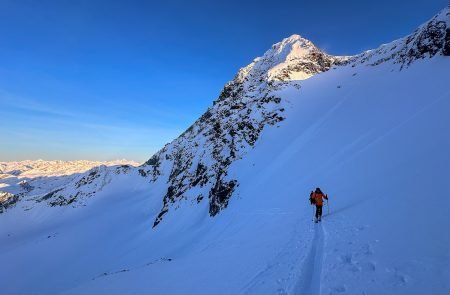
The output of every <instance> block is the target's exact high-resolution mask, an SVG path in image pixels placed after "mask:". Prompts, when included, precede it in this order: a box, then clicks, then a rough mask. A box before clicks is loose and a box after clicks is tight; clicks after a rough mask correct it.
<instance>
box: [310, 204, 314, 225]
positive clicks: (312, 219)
mask: <svg viewBox="0 0 450 295" xmlns="http://www.w3.org/2000/svg"><path fill="white" fill-rule="evenodd" d="M311 208H312V212H313V214H312V217H311V221H314V206H312V205H311Z"/></svg>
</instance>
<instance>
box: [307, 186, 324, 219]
mask: <svg viewBox="0 0 450 295" xmlns="http://www.w3.org/2000/svg"><path fill="white" fill-rule="evenodd" d="M323 199H326V200H327V201H328V195H325V194H324V193H323V192H322V191H321V190H320V188H316V190H315V191H314V192H313V191H311V194H310V195H309V201H310V202H311V205H312V204H315V205H316V223H317V222H319V221H321V220H322V206H323Z"/></svg>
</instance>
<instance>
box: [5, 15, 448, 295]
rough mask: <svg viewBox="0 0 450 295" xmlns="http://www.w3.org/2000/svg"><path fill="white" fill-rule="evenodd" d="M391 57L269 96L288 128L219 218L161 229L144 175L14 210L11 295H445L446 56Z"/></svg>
mask: <svg viewBox="0 0 450 295" xmlns="http://www.w3.org/2000/svg"><path fill="white" fill-rule="evenodd" d="M448 11H449V9H444V10H443V11H442V12H441V13H440V15H439V16H438V19H441V20H444V23H446V24H447V30H449V28H448V23H449V21H448V19H449V16H448V13H449V12H448ZM424 28H425V27H421V28H420V29H424ZM298 38H301V37H299V36H296V37H294V39H295V40H293V42H296V40H297V39H298ZM449 39H450V36H449ZM402 40H403V41H402ZM405 40H406V39H401V40H398V41H395V42H394V43H392V44H396V45H397V46H399V47H401V46H402V44H403V43H402V42H404V41H405ZM405 42H406V41H405ZM392 44H388V45H383V46H384V47H381V49H378V51H376V50H374V51H370V52H366V53H364V54H362V56H359V57H358V56H357V57H354V58H350V62H348V63H347V64H345V65H336V66H333V67H331V69H330V70H328V71H325V72H321V73H317V74H315V75H312V77H310V78H308V79H306V80H301V81H291V82H287V83H286V84H285V85H284V86H283V87H280V88H277V89H274V90H273V91H272V92H271V93H272V94H273V95H276V96H278V97H281V98H282V101H281V104H282V106H283V107H284V108H285V111H284V113H283V116H284V117H285V119H284V120H282V121H280V122H278V123H276V124H274V125H273V126H268V127H267V128H264V129H263V130H262V133H261V135H260V137H259V138H258V140H257V141H256V143H255V144H254V145H253V146H252V147H251V148H248V149H247V150H246V152H245V154H244V155H243V156H242V157H241V158H240V159H237V160H236V161H234V162H232V163H231V165H230V166H229V167H228V170H227V176H226V178H227V179H237V180H238V182H239V185H238V186H237V187H236V188H235V190H234V192H233V194H232V197H231V198H230V199H229V203H228V205H227V206H225V207H226V208H223V210H221V211H220V213H219V214H217V215H215V216H214V217H211V216H210V215H209V214H208V213H210V212H211V211H210V208H209V205H210V203H208V201H207V200H203V201H199V202H197V201H196V200H195V199H192V198H191V197H182V198H180V200H177V201H176V202H174V203H173V204H172V205H171V206H170V210H169V211H168V213H167V214H166V215H164V219H163V220H162V221H161V222H160V223H159V224H157V226H155V227H154V221H155V218H156V216H157V215H158V214H159V213H160V211H161V207H162V206H163V205H162V196H164V194H165V193H166V191H167V189H168V188H167V184H166V179H163V180H165V181H156V182H152V181H149V179H148V177H142V176H141V175H140V172H139V171H138V169H137V168H136V169H131V170H130V171H129V172H128V173H111V175H109V177H110V180H109V183H108V184H107V185H105V186H104V187H102V189H101V190H100V191H98V192H97V193H96V194H95V196H92V197H89V198H86V199H85V200H84V203H83V206H77V207H75V208H74V207H73V206H70V205H68V206H54V207H50V206H48V204H46V203H45V202H38V203H33V206H30V205H29V204H28V203H30V204H31V202H32V201H31V200H32V199H33V197H30V198H29V199H26V200H23V201H21V202H22V203H21V202H19V203H17V204H16V206H15V207H14V208H9V209H8V210H5V212H4V213H2V214H0V262H1V263H0V286H1V289H0V290H1V291H0V293H1V294H257V295H260V294H305V295H310V294H327V295H328V294H366V295H370V294H374V295H378V294H396V295H397V294H408V295H414V294H434V295H446V294H450V234H449V231H448V228H449V226H450V136H449V127H450V57H449V56H446V55H445V54H442V53H436V54H434V55H431V54H428V53H426V54H425V56H424V57H420V58H414V60H413V61H412V62H409V63H406V62H399V61H398V59H396V58H393V59H388V58H385V59H384V60H383V62H379V63H376V64H372V63H371V61H376V60H377V59H380V58H384V57H386V56H390V55H386V51H384V50H387V49H386V48H389V50H390V51H392V50H394V49H390V47H389V46H393V45H392ZM406 44H407V45H408V44H409V45H408V46H410V45H411V43H408V42H407V43H406ZM386 46H387V47H386ZM368 56H369V57H370V58H368V59H367V60H364V58H365V57H368ZM362 60H364V61H362ZM275 66H276V65H275ZM271 68H273V66H271ZM279 70H280V69H279V68H277V70H276V71H277V72H278V71H279ZM294 71H295V70H294ZM266 73H267V71H266ZM296 73H297V72H296ZM305 75H306V74H305ZM288 77H304V76H302V75H301V74H298V73H297V74H295V73H294V74H289V75H288ZM290 80H291V79H290ZM298 85H300V86H301V87H298ZM317 186H319V187H321V188H322V190H323V191H324V192H325V193H327V194H328V195H329V206H328V207H327V206H325V207H324V217H323V221H322V222H321V223H318V224H315V223H313V222H312V214H313V211H312V207H311V205H310V204H309V201H308V198H309V192H310V191H311V190H312V189H314V188H315V187H317ZM192 190H194V192H196V190H197V188H195V187H194V188H193V189H192ZM198 191H200V188H199V189H198ZM191 195H194V194H193V193H192V194H191ZM27 202H28V203H27ZM23 203H26V204H28V205H21V204H23ZM31 207H32V208H31Z"/></svg>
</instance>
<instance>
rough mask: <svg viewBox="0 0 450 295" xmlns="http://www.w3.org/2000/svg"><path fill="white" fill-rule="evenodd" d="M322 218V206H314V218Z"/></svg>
mask: <svg viewBox="0 0 450 295" xmlns="http://www.w3.org/2000/svg"><path fill="white" fill-rule="evenodd" d="M321 218H322V206H316V219H317V220H320V219H321Z"/></svg>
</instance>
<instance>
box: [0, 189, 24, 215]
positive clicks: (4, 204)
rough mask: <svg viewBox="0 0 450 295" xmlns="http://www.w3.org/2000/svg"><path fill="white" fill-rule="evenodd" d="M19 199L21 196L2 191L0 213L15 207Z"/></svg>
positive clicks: (0, 194)
mask: <svg viewBox="0 0 450 295" xmlns="http://www.w3.org/2000/svg"><path fill="white" fill-rule="evenodd" d="M18 201H19V196H18V195H14V194H11V193H7V192H0V213H3V212H4V211H6V210H7V209H8V208H11V207H14V206H15V204H16V203H17V202H18Z"/></svg>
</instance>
